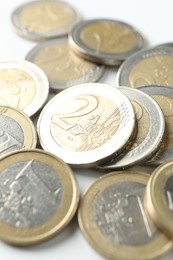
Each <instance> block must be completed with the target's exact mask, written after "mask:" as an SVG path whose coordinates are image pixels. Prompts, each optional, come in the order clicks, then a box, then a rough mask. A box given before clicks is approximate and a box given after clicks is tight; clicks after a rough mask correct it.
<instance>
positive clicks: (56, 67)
mask: <svg viewBox="0 0 173 260" xmlns="http://www.w3.org/2000/svg"><path fill="white" fill-rule="evenodd" d="M26 60H29V61H31V62H33V63H35V64H36V65H37V66H38V67H40V68H41V69H42V70H43V71H44V72H45V74H46V75H47V77H48V79H49V82H50V88H51V90H52V91H54V92H59V91H61V90H64V89H66V88H68V87H71V86H74V85H77V84H82V83H87V82H95V81H97V80H98V79H99V78H100V77H101V76H102V75H103V73H104V66H102V65H99V64H95V63H92V62H89V61H86V60H84V59H83V58H80V57H79V56H77V55H76V54H75V53H73V52H72V51H71V49H70V47H69V44H68V40H67V38H60V39H56V40H51V41H50V40H49V41H46V42H42V43H40V44H38V45H37V46H35V47H34V48H33V49H32V50H31V51H29V53H28V54H27V56H26Z"/></svg>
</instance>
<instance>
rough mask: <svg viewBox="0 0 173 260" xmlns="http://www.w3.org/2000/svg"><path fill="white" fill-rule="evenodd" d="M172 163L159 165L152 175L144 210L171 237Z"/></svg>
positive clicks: (172, 230)
mask: <svg viewBox="0 0 173 260" xmlns="http://www.w3.org/2000/svg"><path fill="white" fill-rule="evenodd" d="M172 183H173V161H169V162H167V163H165V164H162V165H160V166H159V167H158V168H156V169H155V171H154V172H153V173H152V175H151V177H150V180H149V183H148V185H147V191H146V208H147V211H148V213H149V215H150V217H151V218H152V219H153V221H154V222H155V223H156V224H157V225H158V226H159V227H160V229H161V230H163V232H165V233H166V234H167V235H168V236H170V237H171V238H172V237H173V226H172V221H173V185H172Z"/></svg>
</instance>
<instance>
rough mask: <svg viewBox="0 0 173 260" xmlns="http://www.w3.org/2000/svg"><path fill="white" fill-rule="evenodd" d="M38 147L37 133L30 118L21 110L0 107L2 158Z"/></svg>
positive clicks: (0, 147)
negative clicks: (18, 151)
mask: <svg viewBox="0 0 173 260" xmlns="http://www.w3.org/2000/svg"><path fill="white" fill-rule="evenodd" d="M36 145H37V133H36V130H35V127H34V125H33V123H32V121H31V120H30V118H29V117H28V116H26V115H25V114H24V113H23V112H22V111H20V110H17V109H13V108H12V107H5V106H0V157H1V156H2V155H4V154H6V153H9V152H11V151H16V150H19V149H22V148H25V149H30V148H35V147H36Z"/></svg>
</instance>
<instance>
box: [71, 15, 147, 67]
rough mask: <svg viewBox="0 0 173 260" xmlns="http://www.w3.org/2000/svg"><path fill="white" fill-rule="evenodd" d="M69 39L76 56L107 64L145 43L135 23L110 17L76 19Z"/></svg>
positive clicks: (119, 61) (112, 63) (123, 58)
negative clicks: (76, 21)
mask: <svg viewBox="0 0 173 260" xmlns="http://www.w3.org/2000/svg"><path fill="white" fill-rule="evenodd" d="M69 42H70V45H71V47H72V48H73V50H74V52H76V53H77V54H78V55H79V56H82V57H84V58H86V59H88V60H91V61H94V62H100V63H103V64H106V65H119V64H120V63H121V62H122V61H123V60H125V59H126V58H127V57H128V56H130V55H132V54H133V53H135V52H136V51H138V50H140V49H142V48H143V46H144V39H143V37H142V35H141V34H140V33H139V32H138V31H137V30H136V29H135V28H134V27H132V26H131V25H129V24H126V23H124V22H121V21H116V20H111V19H93V20H88V21H83V22H80V23H78V24H77V25H76V26H74V27H73V29H72V31H71V33H70V36H69Z"/></svg>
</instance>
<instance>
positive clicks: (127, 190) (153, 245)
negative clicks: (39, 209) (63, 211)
mask: <svg viewBox="0 0 173 260" xmlns="http://www.w3.org/2000/svg"><path fill="white" fill-rule="evenodd" d="M148 179H149V175H147V174H145V173H142V172H135V171H123V172H113V173H111V174H107V175H105V176H104V177H101V178H100V179H98V180H97V181H96V182H95V183H94V184H93V185H92V186H90V187H89V189H88V190H87V191H86V193H85V194H84V196H83V198H82V200H81V203H80V207H79V211H78V220H79V226H80V229H81V231H82V232H83V234H84V236H85V237H86V239H87V240H88V242H89V243H90V244H91V246H93V247H94V248H95V249H96V250H97V251H98V252H99V253H101V254H102V255H103V256H104V257H106V259H122V260H123V259H124V260H130V259H133V260H140V259H144V255H145V260H147V259H155V258H156V259H158V258H159V256H161V255H162V254H164V253H166V251H167V250H170V249H171V247H172V242H171V241H170V240H169V239H168V238H167V237H166V236H165V235H164V234H162V233H160V232H159V230H158V229H157V227H156V226H155V225H154V223H153V222H152V220H151V219H150V218H149V216H148V214H147V212H146V211H145V208H144V204H143V200H144V193H145V189H146V184H147V182H148Z"/></svg>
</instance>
